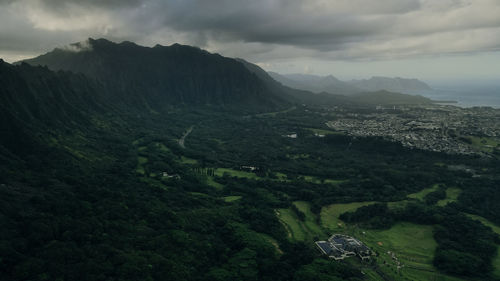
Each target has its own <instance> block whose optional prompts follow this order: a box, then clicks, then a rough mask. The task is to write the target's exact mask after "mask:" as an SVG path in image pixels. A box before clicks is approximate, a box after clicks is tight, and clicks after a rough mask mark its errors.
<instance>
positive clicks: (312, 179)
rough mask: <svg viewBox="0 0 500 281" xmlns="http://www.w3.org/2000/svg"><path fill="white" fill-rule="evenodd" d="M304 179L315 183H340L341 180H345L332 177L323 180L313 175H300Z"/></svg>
mask: <svg viewBox="0 0 500 281" xmlns="http://www.w3.org/2000/svg"><path fill="white" fill-rule="evenodd" d="M302 177H303V178H304V180H305V181H308V182H312V183H315V184H322V183H325V184H340V183H343V182H346V181H347V180H334V179H324V180H323V181H322V180H321V179H320V178H317V177H315V176H302Z"/></svg>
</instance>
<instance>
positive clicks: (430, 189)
mask: <svg viewBox="0 0 500 281" xmlns="http://www.w3.org/2000/svg"><path fill="white" fill-rule="evenodd" d="M438 188H439V186H438V185H437V184H434V185H433V186H431V187H428V188H425V189H422V190H420V191H419V192H416V193H412V194H408V198H412V199H418V200H423V199H424V197H425V195H427V194H429V193H431V192H433V191H436V190H437V189H438Z"/></svg>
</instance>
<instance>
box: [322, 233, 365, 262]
mask: <svg viewBox="0 0 500 281" xmlns="http://www.w3.org/2000/svg"><path fill="white" fill-rule="evenodd" d="M315 243H316V246H318V249H319V250H320V251H321V252H322V253H323V254H325V255H327V256H328V257H330V258H332V259H335V260H342V259H345V258H347V257H353V256H358V257H359V258H360V259H362V260H365V259H369V258H370V256H371V253H372V252H371V250H370V249H369V248H368V247H367V246H366V245H365V244H363V242H361V241H359V240H358V239H356V238H353V237H351V236H347V235H343V234H334V235H332V236H331V237H330V238H328V240H327V241H316V242H315Z"/></svg>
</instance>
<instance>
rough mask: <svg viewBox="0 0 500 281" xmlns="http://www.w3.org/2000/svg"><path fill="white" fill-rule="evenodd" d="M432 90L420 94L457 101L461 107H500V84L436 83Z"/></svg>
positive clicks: (435, 98)
mask: <svg viewBox="0 0 500 281" xmlns="http://www.w3.org/2000/svg"><path fill="white" fill-rule="evenodd" d="M431 87H432V88H433V90H432V91H425V92H419V93H418V94H420V95H422V96H424V97H427V98H430V99H433V100H439V101H456V103H453V105H456V106H460V107H473V106H490V107H494V108H500V85H460V86H449V85H444V86H443V85H436V86H431Z"/></svg>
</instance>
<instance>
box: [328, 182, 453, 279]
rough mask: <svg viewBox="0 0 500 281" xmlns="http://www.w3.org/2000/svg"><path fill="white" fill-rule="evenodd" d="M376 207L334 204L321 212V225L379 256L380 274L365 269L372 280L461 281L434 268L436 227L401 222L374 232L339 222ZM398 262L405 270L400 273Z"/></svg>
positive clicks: (390, 204) (395, 205)
mask: <svg viewBox="0 0 500 281" xmlns="http://www.w3.org/2000/svg"><path fill="white" fill-rule="evenodd" d="M428 190H429V189H428ZM428 192H430V191H427V190H426V191H424V192H419V194H418V195H416V196H414V197H413V198H423V196H425V194H427V193H428ZM424 193H425V194H424ZM422 194H423V195H422ZM406 202H407V201H398V202H390V203H389V204H388V205H389V207H391V208H397V207H399V206H403V205H404V204H406ZM373 203H375V202H353V203H347V204H333V205H329V206H327V207H324V208H323V209H322V210H321V225H322V226H323V227H325V228H326V229H328V231H330V232H332V233H334V232H338V233H345V234H348V235H352V236H354V237H356V238H358V239H360V240H361V241H363V242H364V243H366V244H367V246H368V247H370V248H371V249H372V250H374V251H376V252H378V253H379V256H378V257H376V258H375V259H376V261H377V264H378V267H379V269H378V273H377V271H375V270H374V269H373V268H372V269H370V268H365V269H363V271H364V272H365V273H366V276H367V278H368V279H369V280H384V277H385V278H386V279H389V280H422V281H424V280H445V281H448V280H449V281H457V280H461V279H458V278H454V277H451V276H447V275H444V274H442V273H439V272H438V271H437V270H436V269H435V268H434V266H433V265H432V260H433V258H434V251H435V249H436V247H437V243H436V241H435V240H434V238H433V226H430V225H418V224H413V223H407V222H400V223H397V224H395V225H394V226H393V227H391V228H390V229H387V230H372V229H363V228H359V227H357V226H356V225H350V224H347V225H346V224H345V223H344V222H343V221H341V220H340V219H339V218H338V216H339V215H340V214H342V213H344V212H348V211H350V212H352V211H355V210H356V209H357V208H359V207H361V206H366V205H370V204H373ZM388 252H389V253H388ZM393 254H394V258H393ZM398 262H399V263H400V264H399V265H404V266H403V267H401V268H399V269H398Z"/></svg>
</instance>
